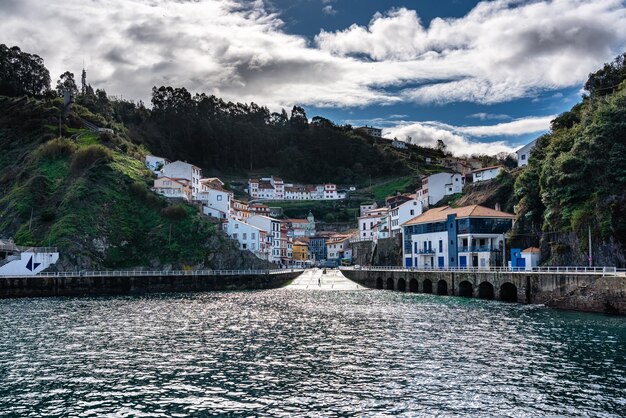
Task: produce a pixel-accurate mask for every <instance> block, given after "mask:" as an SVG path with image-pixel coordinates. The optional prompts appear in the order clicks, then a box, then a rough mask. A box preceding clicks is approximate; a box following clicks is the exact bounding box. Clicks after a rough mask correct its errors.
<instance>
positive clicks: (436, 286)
mask: <svg viewBox="0 0 626 418" xmlns="http://www.w3.org/2000/svg"><path fill="white" fill-rule="evenodd" d="M342 273H343V274H344V275H345V276H346V277H347V278H349V279H350V280H352V281H354V282H356V283H358V284H360V285H362V286H364V287H369V288H372V289H389V290H398V291H405V292H417V293H433V294H439V295H449V296H466V297H478V298H484V299H495V300H503V301H510V302H520V303H535V304H544V305H546V306H550V307H554V308H559V309H568V310H575V311H584V312H604V313H609V314H620V315H626V277H624V276H618V275H617V274H614V273H607V274H606V275H602V274H593V273H544V272H541V273H537V272H462V271H409V270H344V269H342Z"/></svg>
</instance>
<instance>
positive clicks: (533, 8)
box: [316, 0, 626, 103]
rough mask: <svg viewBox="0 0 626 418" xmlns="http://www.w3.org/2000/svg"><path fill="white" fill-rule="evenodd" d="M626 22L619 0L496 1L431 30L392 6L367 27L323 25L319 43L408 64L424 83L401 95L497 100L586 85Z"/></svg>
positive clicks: (623, 39)
mask: <svg viewBox="0 0 626 418" xmlns="http://www.w3.org/2000/svg"><path fill="white" fill-rule="evenodd" d="M624 27H626V10H625V9H624V4H623V2H622V1H621V0H594V1H589V0H550V1H520V0H494V1H491V2H482V3H479V4H478V5H477V6H476V7H475V8H474V9H473V10H472V11H471V12H470V13H469V14H468V15H466V16H464V17H462V18H459V19H440V18H437V19H434V20H433V21H432V22H431V23H430V26H429V27H427V28H426V27H424V26H423V25H422V23H421V21H420V19H419V16H418V15H417V13H416V12H415V11H414V10H408V9H405V8H400V9H393V10H391V11H389V12H387V13H386V14H380V13H379V14H377V15H375V16H374V17H373V19H372V20H371V22H370V23H369V25H368V26H367V27H365V26H357V25H352V26H351V27H349V28H348V29H346V30H343V31H337V32H324V31H322V32H321V33H320V34H319V35H318V36H317V37H316V42H317V45H318V46H319V48H320V49H322V50H325V51H329V52H331V53H332V54H334V55H338V56H363V55H364V56H367V57H369V58H370V59H371V60H374V61H376V62H390V61H393V62H396V63H397V65H399V66H404V67H406V68H410V70H411V72H412V78H413V81H419V82H420V83H422V85H419V86H417V87H415V88H409V89H404V90H401V92H400V95H401V97H402V98H403V99H404V100H408V101H414V102H421V103H449V102H458V101H469V102H479V103H498V102H503V101H508V100H511V99H515V98H520V97H525V96H530V95H533V94H535V93H537V92H539V91H542V90H545V89H552V88H563V87H569V86H573V85H576V84H579V83H581V81H583V80H584V79H585V78H586V77H587V75H588V74H589V72H591V71H593V70H595V69H596V68H597V67H598V66H599V63H601V62H603V61H606V60H608V59H610V57H611V56H613V55H615V54H617V53H619V52H621V51H622V50H623V49H624V46H625V45H626V31H624V29H623V28H624ZM433 68H435V69H436V70H437V71H436V73H435V74H433V73H432V72H431V71H429V70H432V69H433ZM398 79H399V80H400V79H403V76H401V75H399V76H398Z"/></svg>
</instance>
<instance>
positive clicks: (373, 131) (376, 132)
mask: <svg viewBox="0 0 626 418" xmlns="http://www.w3.org/2000/svg"><path fill="white" fill-rule="evenodd" d="M355 130H358V131H363V132H365V133H366V134H368V135H369V136H373V137H375V138H381V137H382V136H383V130H382V129H380V128H374V127H373V126H367V125H365V126H361V127H358V128H356V129H355Z"/></svg>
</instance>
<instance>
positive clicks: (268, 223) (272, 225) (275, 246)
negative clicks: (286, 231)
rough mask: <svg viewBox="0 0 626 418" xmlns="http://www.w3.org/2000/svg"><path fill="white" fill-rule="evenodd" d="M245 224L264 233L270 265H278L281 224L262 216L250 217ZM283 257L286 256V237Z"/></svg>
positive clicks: (280, 249)
mask: <svg viewBox="0 0 626 418" xmlns="http://www.w3.org/2000/svg"><path fill="white" fill-rule="evenodd" d="M247 223H248V224H250V225H253V226H256V227H257V228H259V229H261V230H263V231H265V232H266V233H267V235H266V250H267V254H268V260H269V261H270V262H272V263H280V262H281V257H282V250H283V246H282V242H283V239H282V237H281V223H280V221H279V220H278V219H274V218H270V217H268V216H264V215H252V216H250V217H249V218H248V220H247ZM284 241H285V245H284V255H285V257H286V256H287V245H286V244H287V243H286V237H285V239H284Z"/></svg>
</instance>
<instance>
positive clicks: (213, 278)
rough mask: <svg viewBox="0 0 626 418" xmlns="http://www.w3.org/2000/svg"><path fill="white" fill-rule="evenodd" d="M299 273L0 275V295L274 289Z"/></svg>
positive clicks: (42, 295) (285, 283)
mask: <svg viewBox="0 0 626 418" xmlns="http://www.w3.org/2000/svg"><path fill="white" fill-rule="evenodd" d="M300 274H302V272H300V271H297V272H285V273H276V274H260V275H259V274H241V275H188V276H187V275H182V276H172V275H153V276H111V277H98V276H96V277H92V276H85V277H81V276H77V277H55V276H50V277H48V276H32V277H0V298H21V297H47V296H100V295H103V296H104V295H140V294H144V293H170V292H204V291H217V290H255V289H273V288H278V287H282V286H285V285H287V284H288V283H289V282H291V281H292V280H294V279H295V278H296V277H298V276H299V275H300Z"/></svg>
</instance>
